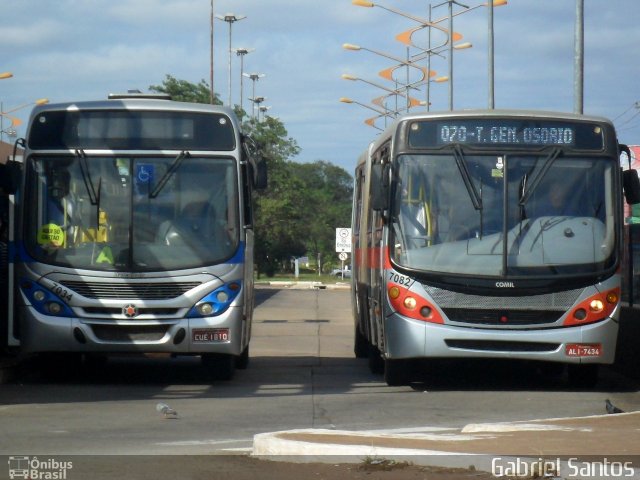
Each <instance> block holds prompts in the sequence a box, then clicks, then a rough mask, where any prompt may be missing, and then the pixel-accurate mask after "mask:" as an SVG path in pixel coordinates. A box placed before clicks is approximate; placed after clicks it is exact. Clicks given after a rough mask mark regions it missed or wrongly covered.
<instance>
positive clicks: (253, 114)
mask: <svg viewBox="0 0 640 480" xmlns="http://www.w3.org/2000/svg"><path fill="white" fill-rule="evenodd" d="M242 75H243V76H245V77H247V78H249V79H251V81H252V82H253V88H252V92H251V98H256V82H257V81H258V80H260V79H261V78H262V77H264V76H265V74H264V73H243V74H242ZM255 117H256V105H255V102H254V103H253V108H252V109H251V118H255Z"/></svg>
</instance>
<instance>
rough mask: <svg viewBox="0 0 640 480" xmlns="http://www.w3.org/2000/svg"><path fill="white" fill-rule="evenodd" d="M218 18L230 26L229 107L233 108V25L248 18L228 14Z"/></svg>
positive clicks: (217, 16)
mask: <svg viewBox="0 0 640 480" xmlns="http://www.w3.org/2000/svg"><path fill="white" fill-rule="evenodd" d="M216 18H218V19H219V20H222V21H224V22H227V23H228V24H229V69H228V70H229V90H228V91H229V96H228V105H229V107H231V52H232V45H231V38H232V37H231V30H232V28H231V27H232V25H233V24H234V23H235V22H239V21H240V20H242V19H244V18H247V16H246V15H235V14H233V13H227V14H225V15H216Z"/></svg>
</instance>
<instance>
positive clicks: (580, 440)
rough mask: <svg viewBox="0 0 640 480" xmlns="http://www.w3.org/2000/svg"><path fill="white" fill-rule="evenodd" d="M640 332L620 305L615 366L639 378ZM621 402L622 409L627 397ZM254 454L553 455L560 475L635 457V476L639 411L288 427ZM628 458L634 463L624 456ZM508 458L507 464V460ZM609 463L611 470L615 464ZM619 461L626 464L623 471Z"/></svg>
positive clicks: (448, 463)
mask: <svg viewBox="0 0 640 480" xmlns="http://www.w3.org/2000/svg"><path fill="white" fill-rule="evenodd" d="M278 287H280V288H283V287H284V288H287V287H288V288H302V286H301V285H291V286H283V285H278ZM306 288H308V287H306ZM638 338H640V310H638V309H632V308H623V311H622V314H621V327H620V336H619V343H618V348H619V355H618V358H617V361H616V364H615V366H614V368H615V369H616V370H617V371H619V372H620V373H623V374H625V375H627V376H629V377H631V378H635V379H637V380H638V379H640V369H639V368H638V366H640V361H639V359H640V352H638V348H637V339H638ZM619 407H622V409H624V406H623V405H621V406H619ZM604 411H605V405H604V404H603V412H604ZM253 455H254V456H257V457H260V458H268V459H271V460H281V461H293V462H340V463H343V462H353V463H358V462H361V461H362V459H363V458H384V459H397V458H401V459H405V460H408V461H410V462H412V463H414V464H416V465H432V466H442V467H457V468H469V467H473V468H474V469H476V470H481V471H489V472H493V473H494V474H495V473H496V472H495V469H496V468H500V464H499V463H496V459H498V458H500V459H503V458H505V459H519V458H521V457H523V458H528V459H533V460H534V461H535V460H539V459H541V458H544V459H549V458H552V459H558V460H557V462H559V463H557V466H558V468H559V471H558V472H555V473H556V475H555V476H561V475H565V476H567V475H568V476H575V475H572V474H574V473H575V472H576V469H577V468H581V470H580V471H579V473H580V474H581V475H582V476H583V477H593V478H606V477H611V476H625V475H624V473H626V472H627V470H624V469H625V468H626V467H628V466H629V465H632V468H634V471H633V475H632V476H634V477H635V478H638V476H639V475H640V412H623V413H617V414H604V415H599V416H589V417H578V418H551V419H536V420H531V421H527V422H510V423H492V424H471V425H466V426H465V427H463V428H461V429H460V428H451V429H446V428H445V429H442V428H438V429H430V428H428V427H425V428H424V429H422V430H420V429H416V431H412V432H402V433H397V432H351V431H339V430H324V429H305V430H289V431H280V432H271V433H262V434H258V435H256V436H255V437H254V442H253ZM573 457H577V458H579V459H583V458H588V459H589V461H590V462H599V464H598V465H599V468H600V469H599V471H593V470H592V468H591V467H589V466H586V467H585V466H584V465H582V464H580V463H575V462H573V463H571V461H569V460H568V459H569V458H573ZM605 457H607V458H608V459H609V460H607V458H605ZM560 458H562V459H563V460H560ZM611 458H613V459H614V460H611ZM505 461H507V460H505ZM627 461H629V462H631V464H627V463H625V462H627ZM607 462H609V463H607ZM611 462H613V463H611ZM552 463H553V462H552ZM507 464H508V465H509V463H508V461H507ZM496 465H498V466H497V467H496ZM589 465H591V464H589ZM545 468H546V467H545ZM611 469H613V470H614V471H613V472H611ZM616 469H617V470H616ZM620 469H623V470H621V471H620ZM620 472H621V473H623V475H611V473H614V474H615V473H620ZM498 473H499V472H498ZM530 473H531V472H530ZM598 474H599V475H598ZM530 476H534V477H535V476H543V475H530Z"/></svg>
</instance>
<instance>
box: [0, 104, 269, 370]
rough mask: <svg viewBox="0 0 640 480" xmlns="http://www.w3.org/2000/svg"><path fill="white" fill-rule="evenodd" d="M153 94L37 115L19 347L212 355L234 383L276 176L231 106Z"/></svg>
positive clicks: (14, 253) (21, 191) (244, 351)
mask: <svg viewBox="0 0 640 480" xmlns="http://www.w3.org/2000/svg"><path fill="white" fill-rule="evenodd" d="M149 97H153V96H146V95H136V94H134V95H112V96H110V98H109V99H108V100H103V101H87V102H70V103H60V104H49V105H44V106H39V107H36V108H35V109H34V110H33V112H32V114H31V118H30V120H29V126H28V130H27V135H26V139H25V140H24V146H25V152H24V163H23V165H22V168H21V169H20V170H21V175H20V176H19V177H18V180H17V185H15V191H16V194H15V202H14V203H15V225H14V226H13V227H12V229H11V237H10V238H9V244H10V246H11V248H10V255H9V263H10V264H11V265H10V267H11V268H10V272H11V275H10V280H11V281H13V284H14V287H13V289H12V290H10V292H12V293H10V296H11V300H12V302H11V310H12V311H11V312H10V313H9V314H8V317H9V321H8V325H7V329H8V330H7V341H8V344H9V345H10V346H15V347H19V348H20V349H21V350H22V351H24V352H35V353H40V352H47V353H67V354H69V353H71V354H109V353H115V352H139V353H149V352H161V353H171V354H176V355H201V356H202V359H203V362H204V363H205V364H206V365H207V366H209V367H210V368H211V370H212V372H213V373H214V374H215V376H216V377H217V378H220V379H229V378H231V376H232V375H233V372H234V369H235V368H236V367H238V368H245V367H246V365H247V362H248V358H249V340H250V338H251V319H252V311H253V230H252V192H253V190H254V188H262V187H264V186H265V182H266V171H265V170H264V168H263V166H264V164H263V162H261V161H260V160H258V158H257V156H256V155H254V154H253V153H252V152H254V149H252V148H250V144H251V142H250V139H248V138H246V137H245V136H244V135H243V134H242V132H241V128H240V125H239V123H238V120H237V118H236V116H235V114H234V113H233V112H232V111H231V110H230V109H228V108H223V107H218V106H212V105H203V104H195V103H181V102H173V101H170V100H169V99H164V98H155V97H153V98H149ZM12 205H13V204H12Z"/></svg>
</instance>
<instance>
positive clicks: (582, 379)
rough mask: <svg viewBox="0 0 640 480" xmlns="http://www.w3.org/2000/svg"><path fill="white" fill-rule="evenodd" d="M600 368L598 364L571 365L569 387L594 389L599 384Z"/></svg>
mask: <svg viewBox="0 0 640 480" xmlns="http://www.w3.org/2000/svg"><path fill="white" fill-rule="evenodd" d="M599 367H600V365H598V364H597V363H587V364H573V363H572V364H569V368H568V371H567V373H568V375H569V385H571V386H572V387H575V388H594V387H595V386H596V384H597V383H598V374H599Z"/></svg>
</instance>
